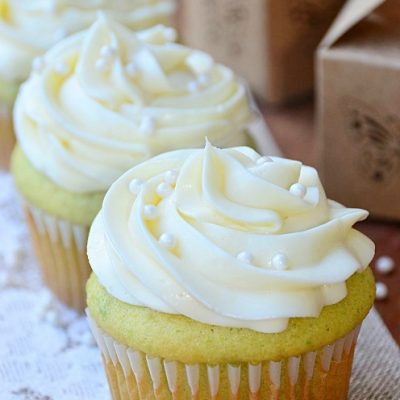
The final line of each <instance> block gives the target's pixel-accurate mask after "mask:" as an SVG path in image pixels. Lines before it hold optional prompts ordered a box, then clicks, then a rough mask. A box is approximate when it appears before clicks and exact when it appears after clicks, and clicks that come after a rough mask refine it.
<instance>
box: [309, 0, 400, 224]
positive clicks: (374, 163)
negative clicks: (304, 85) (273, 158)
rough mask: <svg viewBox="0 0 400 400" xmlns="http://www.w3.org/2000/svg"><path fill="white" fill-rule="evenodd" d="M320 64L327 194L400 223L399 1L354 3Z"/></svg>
mask: <svg viewBox="0 0 400 400" xmlns="http://www.w3.org/2000/svg"><path fill="white" fill-rule="evenodd" d="M317 62H318V84H317V86H318V88H317V104H318V106H317V108H318V111H317V119H318V121H317V126H318V135H319V136H318V138H319V154H318V158H319V164H320V173H321V176H322V179H323V183H324V187H325V188H326V190H327V194H328V196H329V197H331V198H335V199H337V200H338V201H340V202H342V203H345V204H346V205H348V206H353V207H361V208H366V209H368V210H370V212H371V214H372V216H375V217H378V218H385V219H397V220H399V219H400V2H399V1H397V0H396V1H384V0H351V1H350V2H348V3H347V4H346V6H345V7H344V9H343V10H342V12H341V13H340V15H339V16H338V18H337V20H336V21H335V23H334V24H333V26H332V28H331V30H330V31H329V32H328V34H327V35H326V37H325V38H324V40H323V41H322V43H321V46H320V49H319V51H318V60H317Z"/></svg>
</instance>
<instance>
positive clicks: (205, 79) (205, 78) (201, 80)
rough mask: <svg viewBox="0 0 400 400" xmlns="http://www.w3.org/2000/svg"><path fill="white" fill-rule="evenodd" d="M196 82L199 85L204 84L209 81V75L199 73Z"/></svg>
mask: <svg viewBox="0 0 400 400" xmlns="http://www.w3.org/2000/svg"><path fill="white" fill-rule="evenodd" d="M197 82H198V83H199V84H200V85H201V86H206V85H208V84H209V83H210V77H209V76H208V75H207V74H200V75H199V76H198V77H197Z"/></svg>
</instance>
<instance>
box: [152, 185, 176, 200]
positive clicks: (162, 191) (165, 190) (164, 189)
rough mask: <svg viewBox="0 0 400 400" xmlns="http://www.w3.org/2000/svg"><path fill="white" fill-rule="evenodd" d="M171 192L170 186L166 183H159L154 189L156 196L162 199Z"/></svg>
mask: <svg viewBox="0 0 400 400" xmlns="http://www.w3.org/2000/svg"><path fill="white" fill-rule="evenodd" d="M172 191H173V189H172V186H171V185H170V184H169V183H166V182H162V183H160V184H159V185H158V186H157V189H156V192H157V194H158V195H159V196H160V197H162V198H165V197H168V196H169V195H170V194H171V193H172Z"/></svg>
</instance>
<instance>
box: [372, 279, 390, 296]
mask: <svg viewBox="0 0 400 400" xmlns="http://www.w3.org/2000/svg"><path fill="white" fill-rule="evenodd" d="M375 293H376V299H377V300H384V299H386V297H387V296H388V294H389V289H388V287H387V286H386V285H385V284H384V283H383V282H376V292H375Z"/></svg>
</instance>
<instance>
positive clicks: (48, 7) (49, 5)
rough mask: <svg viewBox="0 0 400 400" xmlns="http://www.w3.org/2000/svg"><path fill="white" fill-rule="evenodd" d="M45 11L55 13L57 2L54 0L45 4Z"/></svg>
mask: <svg viewBox="0 0 400 400" xmlns="http://www.w3.org/2000/svg"><path fill="white" fill-rule="evenodd" d="M45 11H46V12H47V13H49V14H54V13H55V12H56V11H57V4H56V3H55V2H54V0H52V1H50V2H49V3H47V4H46V5H45Z"/></svg>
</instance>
